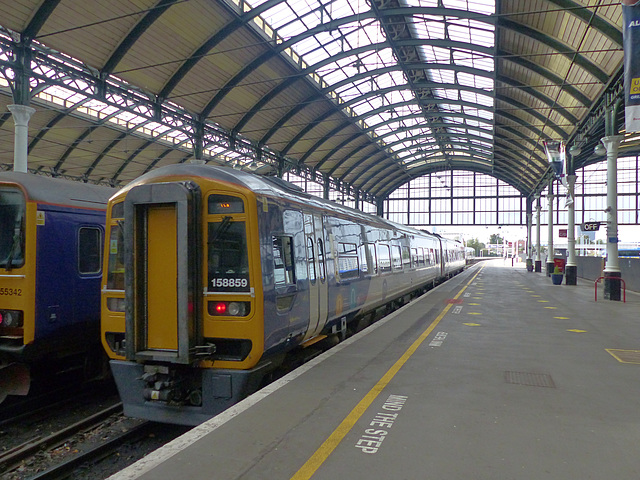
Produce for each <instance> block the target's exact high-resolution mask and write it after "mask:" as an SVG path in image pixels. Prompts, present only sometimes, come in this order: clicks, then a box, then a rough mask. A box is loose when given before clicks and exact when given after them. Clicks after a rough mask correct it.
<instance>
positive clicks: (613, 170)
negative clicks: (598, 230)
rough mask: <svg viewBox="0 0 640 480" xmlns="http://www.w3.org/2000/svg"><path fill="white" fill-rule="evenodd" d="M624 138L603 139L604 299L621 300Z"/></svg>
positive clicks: (620, 136) (611, 137) (617, 136)
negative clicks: (621, 159) (620, 182)
mask: <svg viewBox="0 0 640 480" xmlns="http://www.w3.org/2000/svg"><path fill="white" fill-rule="evenodd" d="M623 138H624V137H623V136H622V135H610V136H608V137H604V138H603V139H602V144H603V145H604V146H605V148H606V149H607V208H606V210H605V212H606V213H607V263H606V264H605V267H604V298H606V299H608V300H618V301H619V300H620V298H621V295H620V293H621V283H622V281H621V280H622V277H621V275H620V264H619V262H618V163H617V162H618V147H619V146H620V142H621V141H622V139H623Z"/></svg>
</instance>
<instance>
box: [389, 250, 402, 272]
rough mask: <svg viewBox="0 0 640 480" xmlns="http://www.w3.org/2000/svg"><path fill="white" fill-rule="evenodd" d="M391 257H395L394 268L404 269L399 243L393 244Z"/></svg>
mask: <svg viewBox="0 0 640 480" xmlns="http://www.w3.org/2000/svg"><path fill="white" fill-rule="evenodd" d="M391 258H392V259H393V269H394V270H402V253H401V251H400V246H399V245H392V246H391Z"/></svg>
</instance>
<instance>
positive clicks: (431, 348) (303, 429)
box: [110, 259, 640, 480]
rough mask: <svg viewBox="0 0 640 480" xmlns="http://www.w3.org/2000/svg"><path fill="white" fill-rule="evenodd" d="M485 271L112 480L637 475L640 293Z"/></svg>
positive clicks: (515, 269)
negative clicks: (618, 293) (612, 293)
mask: <svg viewBox="0 0 640 480" xmlns="http://www.w3.org/2000/svg"><path fill="white" fill-rule="evenodd" d="M599 288H600V291H599V292H598V301H597V302H595V301H594V284H593V282H590V281H587V280H583V279H578V285H577V286H567V285H561V286H555V285H553V284H552V283H551V279H550V278H549V277H547V276H546V275H545V274H544V273H533V272H527V271H526V269H525V267H524V265H523V264H516V265H515V266H512V265H511V262H510V261H509V262H504V261H503V260H502V259H499V260H492V261H486V262H481V263H480V264H478V265H475V266H473V267H471V268H469V269H468V270H466V271H465V272H464V273H462V274H460V275H458V276H456V277H454V278H453V279H451V280H449V281H447V282H445V283H444V284H442V285H440V286H438V287H437V288H435V289H434V290H432V291H431V292H429V293H428V294H426V295H423V296H422V297H420V298H419V299H416V300H414V301H413V302H411V303H410V304H408V305H406V306H405V307H403V308H402V309H400V310H398V311H396V312H394V313H393V314H391V315H389V316H387V317H386V318H385V319H383V320H381V321H379V322H378V323H376V324H374V325H373V326H372V327H370V328H369V329H367V330H365V331H363V332H361V333H359V334H358V335H355V336H353V337H351V338H350V339H348V340H347V341H345V342H343V343H342V344H340V345H338V346H337V347H335V348H333V349H332V350H330V351H329V352H327V353H325V354H323V355H321V356H320V357H318V358H316V359H314V360H313V361H312V362H310V363H308V364H306V365H304V366H303V367H301V368H300V369H298V370H296V371H295V372H292V373H291V374H289V375H288V376H286V377H283V378H282V379H280V380H279V381H278V382H275V383H274V384H272V385H270V386H268V387H266V388H265V389H263V390H261V391H260V392H258V393H256V394H255V395H253V396H251V397H249V398H248V399H246V400H244V401H243V402H241V403H239V404H237V405H235V406H234V407H232V408H231V409H229V410H227V411H226V412H224V413H222V414H221V415H219V416H217V417H215V418H213V419H212V420H210V421H208V422H206V423H204V424H202V425H200V426H198V427H196V428H194V429H192V430H190V431H189V432H188V433H186V434H185V435H184V436H182V437H180V438H178V439H176V440H175V441H174V442H172V443H170V444H168V445H166V446H164V447H162V448H160V449H159V450H157V451H156V452H153V453H151V454H150V455H148V456H147V457H145V458H143V459H142V460H140V461H139V462H138V463H136V464H134V465H132V466H130V467H128V468H127V469H125V470H123V471H121V472H119V473H117V474H115V475H113V476H112V477H110V480H125V479H126V480H131V479H138V478H140V479H144V480H164V479H166V480H175V479H181V478H188V479H190V480H200V479H203V480H204V479H207V480H209V479H215V480H225V479H245V480H248V479H268V480H275V479H295V480H302V479H309V478H313V479H315V480H335V479H346V478H348V479H350V480H358V479H368V480H370V479H393V480H399V479H411V480H416V479H421V480H422V479H474V480H484V479H486V480H495V479H517V480H525V479H532V480H534V479H535V480H541V479H554V480H559V479H562V480H566V479H581V480H586V479H607V478H611V477H612V476H615V477H616V478H640V455H638V448H639V447H638V446H639V445H640V315H639V312H640V308H639V307H640V296H638V295H637V294H632V293H630V292H627V298H626V303H623V302H615V301H608V300H604V299H603V293H602V286H600V287H599Z"/></svg>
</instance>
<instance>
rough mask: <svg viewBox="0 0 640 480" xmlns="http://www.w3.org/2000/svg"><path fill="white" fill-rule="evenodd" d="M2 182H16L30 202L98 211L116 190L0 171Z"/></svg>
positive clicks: (103, 208)
mask: <svg viewBox="0 0 640 480" xmlns="http://www.w3.org/2000/svg"><path fill="white" fill-rule="evenodd" d="M4 183H15V184H18V185H20V186H21V187H22V188H23V189H24V191H25V192H26V194H27V198H28V200H31V201H36V202H43V203H49V204H54V205H65V206H72V207H80V208H93V209H99V210H105V209H106V207H107V201H108V200H109V197H111V196H112V195H113V194H114V193H115V192H116V189H114V188H111V187H106V186H103V185H95V184H92V183H83V182H76V181H72V180H66V179H62V178H54V177H46V176H44V175H36V174H33V173H22V172H0V186H2V184H4Z"/></svg>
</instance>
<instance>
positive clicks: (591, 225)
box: [580, 222, 600, 232]
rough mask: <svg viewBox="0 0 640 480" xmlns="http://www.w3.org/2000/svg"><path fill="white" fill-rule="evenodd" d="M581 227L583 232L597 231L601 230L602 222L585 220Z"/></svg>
mask: <svg viewBox="0 0 640 480" xmlns="http://www.w3.org/2000/svg"><path fill="white" fill-rule="evenodd" d="M580 228H582V231H583V232H597V231H598V230H600V222H584V223H583V224H582V226H581V227H580Z"/></svg>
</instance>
